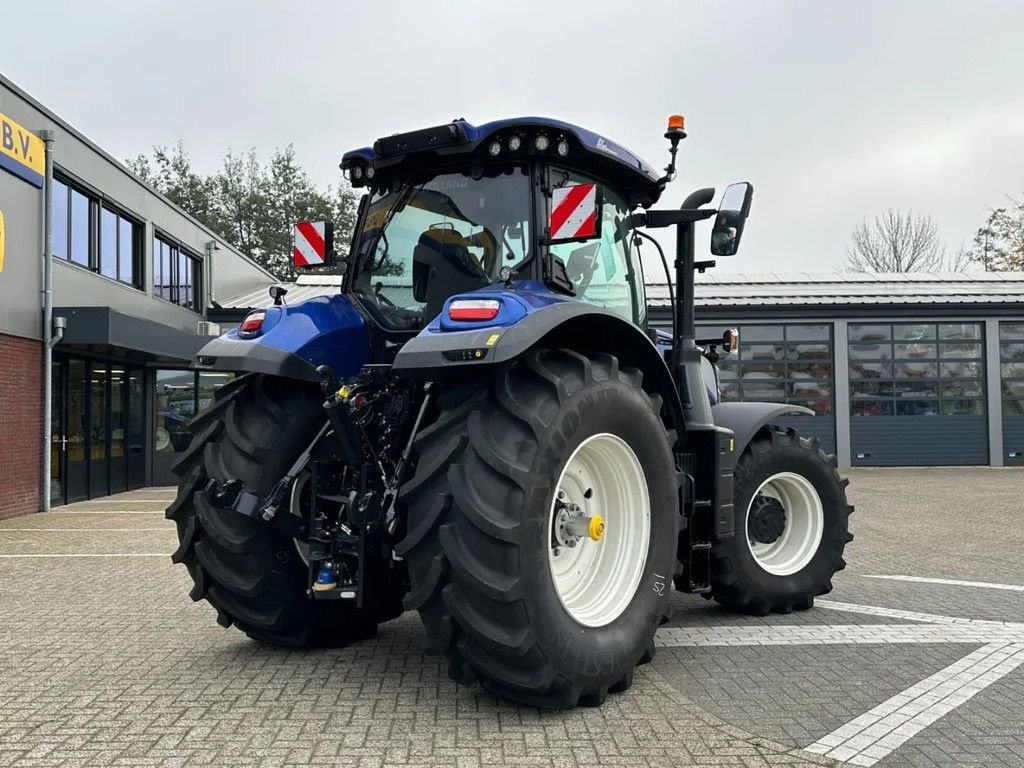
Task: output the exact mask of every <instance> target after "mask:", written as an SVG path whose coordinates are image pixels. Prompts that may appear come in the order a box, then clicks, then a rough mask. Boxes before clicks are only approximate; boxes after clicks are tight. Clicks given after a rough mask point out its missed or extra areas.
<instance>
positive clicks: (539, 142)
mask: <svg viewBox="0 0 1024 768" xmlns="http://www.w3.org/2000/svg"><path fill="white" fill-rule="evenodd" d="M533 146H535V147H536V148H537V150H538V151H540V152H545V151H547V148H548V147H550V146H551V140H550V139H548V137H547V136H545V135H544V134H543V133H542V134H540V135H539V136H538V137H537V138H536V139H534V140H533Z"/></svg>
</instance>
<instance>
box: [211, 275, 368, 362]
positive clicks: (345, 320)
mask: <svg viewBox="0 0 1024 768" xmlns="http://www.w3.org/2000/svg"><path fill="white" fill-rule="evenodd" d="M369 357H370V343H369V333H368V331H367V328H366V322H365V320H363V317H362V316H361V315H360V314H359V312H357V311H356V309H355V307H354V306H352V300H351V299H349V298H348V297H347V296H342V295H337V296H319V297H316V298H313V299H309V300H308V301H304V302H301V303H298V304H290V305H287V306H279V307H270V308H269V309H267V310H266V314H265V316H264V319H263V324H262V325H261V327H260V330H259V332H258V333H257V334H251V335H250V334H246V333H242V332H241V331H240V330H239V329H238V328H236V329H234V330H231V331H228V332H227V333H225V334H224V335H223V336H221V337H219V338H217V339H214V340H213V341H211V342H209V343H208V344H206V346H204V347H203V348H202V349H201V350H199V354H198V355H196V360H195V364H194V365H193V367H194V368H196V369H199V370H221V371H244V372H254V373H266V374H270V375H273V376H284V377H286V378H294V379H305V380H308V381H319V376H318V375H317V374H316V368H317V366H320V365H328V366H330V367H331V370H333V371H334V372H335V374H336V375H338V376H340V377H343V378H344V377H349V376H354V375H355V374H357V373H358V372H359V369H360V368H362V366H363V365H365V364H366V363H367V362H368V361H369Z"/></svg>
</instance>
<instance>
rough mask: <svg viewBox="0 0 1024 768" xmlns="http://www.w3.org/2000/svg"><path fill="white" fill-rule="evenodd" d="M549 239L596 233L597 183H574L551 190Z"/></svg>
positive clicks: (566, 238) (586, 235)
mask: <svg viewBox="0 0 1024 768" xmlns="http://www.w3.org/2000/svg"><path fill="white" fill-rule="evenodd" d="M549 223H550V228H551V235H550V237H551V239H552V240H571V239H573V238H577V237H593V236H594V235H596V234H597V184H574V185H573V186H570V187H559V188H557V189H555V190H553V191H552V192H551V221H550V222H549Z"/></svg>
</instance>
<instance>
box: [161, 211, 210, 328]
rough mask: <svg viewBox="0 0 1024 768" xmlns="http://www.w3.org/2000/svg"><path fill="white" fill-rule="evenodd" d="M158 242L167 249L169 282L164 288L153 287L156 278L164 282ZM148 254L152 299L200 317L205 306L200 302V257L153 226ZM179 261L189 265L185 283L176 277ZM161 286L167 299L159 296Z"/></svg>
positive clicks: (201, 265) (201, 258) (179, 265)
mask: <svg viewBox="0 0 1024 768" xmlns="http://www.w3.org/2000/svg"><path fill="white" fill-rule="evenodd" d="M158 243H160V244H163V245H164V246H166V247H167V248H169V249H170V253H169V254H168V262H167V263H168V267H169V269H170V273H171V282H169V283H167V284H166V286H165V285H158V284H157V280H158V279H159V280H161V281H163V279H164V276H163V260H162V259H161V257H160V253H159V249H158V248H157V244H158ZM151 255H152V261H153V279H152V281H151V283H152V286H153V297H154V298H157V299H160V300H161V301H166V302H168V303H169V304H174V305H175V306H178V307H181V308H182V309H188V310H191V311H192V312H195V313H197V314H200V315H201V314H203V310H204V306H205V303H204V300H203V285H204V281H203V266H204V263H203V257H202V256H200V255H198V254H197V253H195V252H194V251H192V250H190V249H189V248H188V247H186V246H185V245H183V244H182V243H181V241H180V240H177V239H176V238H174V237H171V236H170V235H168V234H166V233H165V232H163V231H162V230H160V229H158V228H156V227H154V228H153V238H152V254H151ZM183 261H184V263H185V264H186V265H189V266H190V269H189V272H190V275H189V279H188V280H186V281H185V282H182V281H181V274H180V273H181V264H182V262H183ZM164 287H166V289H167V293H168V295H167V296H164V295H163V294H162V289H163V288H164ZM183 288H184V289H185V294H186V296H188V297H189V298H188V300H186V301H185V302H182V300H181V290H182V289H183Z"/></svg>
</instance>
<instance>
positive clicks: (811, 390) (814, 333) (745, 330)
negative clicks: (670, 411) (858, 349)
mask: <svg viewBox="0 0 1024 768" xmlns="http://www.w3.org/2000/svg"><path fill="white" fill-rule="evenodd" d="M728 327H737V326H727V325H714V326H702V327H701V328H700V329H699V330H698V336H702V337H708V338H710V337H717V336H721V334H722V332H723V331H724V330H725V329H726V328H728ZM738 329H739V334H740V348H739V350H738V353H737V352H734V353H732V354H729V355H724V356H723V357H722V360H721V361H720V362H719V376H720V379H721V388H722V400H723V401H732V400H751V401H767V402H778V403H793V404H796V405H803V406H807V407H808V408H810V409H811V410H813V411H814V412H815V414H816V415H815V416H790V417H787V418H784V419H780V420H779V421H778V422H777V423H778V424H779V426H783V427H793V428H795V429H796V430H798V431H799V432H800V434H802V435H804V436H805V437H817V438H818V439H819V440H820V441H821V447H822V448H823V449H824V450H825V451H826V452H828V453H834V452H835V450H836V421H835V416H834V410H835V409H834V397H833V392H834V387H833V382H834V378H833V376H834V374H833V360H834V357H833V349H834V345H833V341H832V325H831V323H780V324H773V325H762V324H757V325H754V324H750V325H740V326H738Z"/></svg>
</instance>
